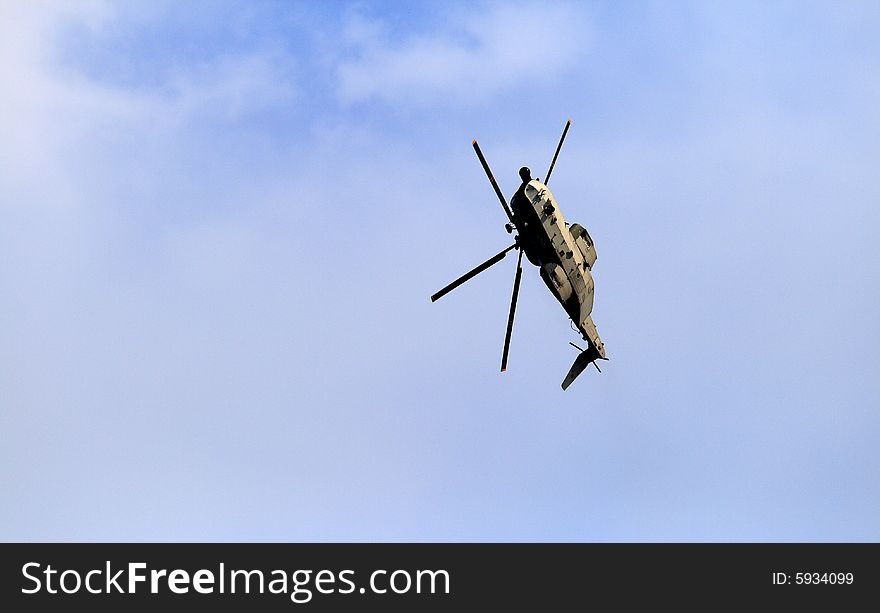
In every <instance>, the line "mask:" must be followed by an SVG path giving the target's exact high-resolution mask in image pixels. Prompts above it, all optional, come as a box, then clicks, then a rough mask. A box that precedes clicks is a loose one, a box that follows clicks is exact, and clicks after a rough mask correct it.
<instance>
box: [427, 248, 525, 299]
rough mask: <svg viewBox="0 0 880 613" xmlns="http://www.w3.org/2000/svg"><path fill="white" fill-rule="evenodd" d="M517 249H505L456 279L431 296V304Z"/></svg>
mask: <svg viewBox="0 0 880 613" xmlns="http://www.w3.org/2000/svg"><path fill="white" fill-rule="evenodd" d="M515 247H516V243H514V244H512V245H511V246H510V247H508V248H507V249H505V250H504V251H502V252H501V253H499V254H498V255H495V256H492V257H491V258H489V259H488V260H486V261H485V262H483V263H482V264H480V265H479V266H477V267H476V268H474V269H473V270H472V271H470V272H468V273H465V274H463V275H462V276H460V277H459V278H458V279H456V280H455V281H453V282H452V283H450V284H449V285H447V286H446V287H444V288H443V289H441V290H440V291H439V292H437V293H436V294H434V295H433V296H431V302H436V301H437V300H439V299H440V298H442V297H443V296H445V295H446V294H448V293H449V292H451V291H452V290H454V289H455V288H456V287H458V286H459V285H461V284H462V283H464V282H465V281H468V280H470V279H472V278H474V277H476V276H477V275H478V274H480V273H481V272H483V271H484V270H486V269H487V268H489V267H490V266H492V265H493V264H497V263H498V262H500V261H501V260H503V259H504V256H505V255H507V252H508V251H510V250H511V249H514V248H515Z"/></svg>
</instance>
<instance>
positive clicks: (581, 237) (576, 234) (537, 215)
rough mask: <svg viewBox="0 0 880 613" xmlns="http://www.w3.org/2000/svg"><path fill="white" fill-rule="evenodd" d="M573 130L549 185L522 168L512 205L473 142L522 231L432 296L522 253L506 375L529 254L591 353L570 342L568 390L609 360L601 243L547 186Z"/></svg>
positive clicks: (511, 226)
mask: <svg viewBox="0 0 880 613" xmlns="http://www.w3.org/2000/svg"><path fill="white" fill-rule="evenodd" d="M570 127H571V119H569V120H568V121H567V122H566V124H565V128H564V129H563V130H562V136H561V137H560V139H559V144H558V145H557V146H556V152H555V153H554V154H553V159H552V161H551V162H550V168H549V170H547V174H546V175H545V177H544V181H543V183H542V182H541V181H540V179H539V178H535V179H533V178H532V177H531V170H530V169H529V168H527V167H525V166H523V167H522V168H520V171H519V175H520V179H521V180H522V183H521V184H520V187H519V189H518V190H517V191H516V193H515V194H514V195H513V197H512V198H511V200H510V205H508V203H507V200H506V199H505V198H504V194H503V193H502V192H501V189H500V188H499V187H498V183H497V181H495V177H494V176H493V175H492V171H491V169H490V168H489V164H488V163H487V162H486V158H485V157H484V156H483V152H482V151H481V150H480V146H479V145H478V144H477V141H476V140H474V141H473V143H472V145H473V147H474V151H475V152H476V154H477V158H478V159H479V161H480V164H481V165H482V167H483V170H484V171H485V173H486V176H487V177H488V178H489V183H491V185H492V189H493V190H495V195H496V196H498V200H499V201H501V206H502V208H503V209H504V213H505V214H506V215H507V219H508V221H509V223H506V224H505V225H504V228H505V229H506V230H507V233H508V234H513V233H514V231H515V232H516V234H514V243H513V244H512V245H510V246H509V247H507V248H506V249H504V250H503V251H501V252H500V253H498V254H496V255H494V256H493V257H491V258H489V259H488V260H486V261H485V262H483V263H482V264H480V265H479V266H477V267H476V268H474V269H472V270H471V271H469V272H467V273H465V274H463V275H462V276H460V277H459V278H458V279H456V280H455V281H453V282H452V283H450V284H449V285H447V286H446V287H444V288H443V289H441V290H440V291H438V292H437V293H436V294H434V295H433V296H431V302H436V301H437V300H439V299H440V298H442V297H443V296H445V295H446V294H448V293H449V292H451V291H452V290H454V289H455V288H457V287H458V286H460V285H462V284H463V283H465V282H466V281H469V280H470V279H472V278H474V277H475V276H477V275H478V274H480V273H481V272H483V271H485V270H486V269H488V268H489V267H491V266H494V265H495V264H497V263H498V262H500V261H501V260H503V259H504V257H505V256H506V255H507V254H508V253H509V252H511V251H513V250H516V251H518V252H519V254H518V256H517V261H516V276H515V277H514V281H513V295H512V296H511V298H510V312H509V314H508V317H507V333H506V335H505V337H504V351H503V353H502V355H501V372H504V371H506V370H507V358H508V354H509V352H510V337H511V335H512V333H513V318H514V315H515V314H516V302H517V298H518V296H519V285H520V281H521V280H522V271H523V268H522V257H523V253H525V255H526V258H527V259H528V260H529V262H531V263H532V264H533V265H535V266H537V267H538V270H539V274H540V276H541V279H543V281H544V283H545V284H546V285H547V287H548V288H549V289H550V292H551V293H552V294H553V296H554V297H555V298H556V299H557V300H558V301H559V303H560V304H561V305H562V308H564V309H565V312H566V313H567V314H568V316H569V318H570V319H571V321H572V327H573V328H575V330H576V331H577V332H578V333H580V335H581V337H582V338H583V340H584V341H585V342H586V343H587V347H586V349H584V348H582V347H579V346H578V345H575V344H574V343H569V344H570V345H572V346H573V347H575V348H576V349H578V350H579V351H580V353H579V354H578V356H577V357H576V358H575V361H574V364H572V366H571V368H570V369H569V371H568V374H567V375H566V376H565V379H563V381H562V389H563V390H566V389H568V387H569V386H570V385H571V383H572V382H573V381H574V380H575V379H576V378H577V377H578V375H580V374H581V373H582V372H583V371H584V369H585V368H586V367H587V366H589V365H590V364H593V366H595V367H596V370H598V371H599V372H601V370H600V369H599V366H598V365H597V364H596V361H597V360H607V359H608V358H607V357H606V355H605V346H604V345H603V344H602V339H600V338H599V333H598V331H597V330H596V325H595V324H594V323H593V318H592V316H591V314H592V311H593V294H594V283H593V275H592V272H591V271H592V269H593V265H594V264H595V263H596V245H595V243H594V242H593V239H592V238H591V237H590V234H589V233H588V232H587V230H586V228H584V227H583V226H581V225H580V224H577V223H572V224H569V223H568V222H566V221H565V218H564V217H563V216H562V211H561V210H560V209H559V205H558V204H557V203H556V199H555V198H554V197H553V194H552V193H551V192H550V189H549V188H548V187H547V185H548V184H549V183H550V175H551V174H552V173H553V167H554V166H555V165H556V159H557V158H558V157H559V152H560V150H561V149H562V143H563V142H564V141H565V136H566V135H567V134H568V129H569V128H570Z"/></svg>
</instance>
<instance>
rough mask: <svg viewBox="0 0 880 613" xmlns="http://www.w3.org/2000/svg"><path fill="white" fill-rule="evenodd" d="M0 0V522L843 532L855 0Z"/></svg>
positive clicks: (46, 531) (877, 47) (864, 33)
mask: <svg viewBox="0 0 880 613" xmlns="http://www.w3.org/2000/svg"><path fill="white" fill-rule="evenodd" d="M0 11H2V19H0V82H2V89H3V92H4V95H3V96H2V97H0V133H2V134H3V135H4V136H3V139H2V140H0V167H2V169H3V171H2V172H0V296H2V300H0V441H2V444H0V486H2V489H3V492H4V501H5V504H3V505H0V526H2V528H0V538H2V539H4V540H111V541H112V540H147V541H150V540H190V541H192V540H196V541H197V540H220V541H234V540H269V541H325V540H334V541H338V540H346V541H347V540H356V541H372V540H392V541H397V540H406V541H412V540H416V541H421V540H441V541H462V540H464V541H471V540H475V541H497V540H500V541H509V540H515V541H524V540H525V541H532V540H538V541H544V540H564V541H665V540H684V541H702V540H712V541H742V540H747V541H764V540H772V541H777V540H783V541H788V540H809V541H839V540H847V541H848V540H855V541H876V540H877V539H878V538H880V447H878V446H877V437H878V434H880V413H878V409H880V406H878V398H880V377H878V375H880V372H878V366H880V324H878V320H877V316H876V313H877V304H878V300H880V264H878V263H877V262H878V260H877V258H876V255H875V251H876V247H875V245H876V236H877V232H878V227H880V206H878V205H880V181H878V179H877V165H878V161H880V8H878V5H877V3H872V2H865V3H860V2H844V3H827V4H826V3H818V2H807V3H803V2H798V3H795V2H791V3H784V2H776V3H741V2H736V3H734V2H730V3H720V2H719V3H707V2H697V3H684V2H657V3H653V2H635V3H573V4H568V3H551V4H548V3H545V2H542V3H535V4H529V3H521V4H517V3H503V4H480V3H477V4H474V3H460V4H455V3H424V4H418V3H416V4H413V3H399V4H395V3H382V4H374V3H313V4H310V3H286V2H282V3H223V2H210V3H172V2H168V3H161V2H160V3H146V2H144V3H105V2H84V3H76V4H75V5H70V4H69V3H64V4H55V3H17V4H12V3H7V4H4V6H3V7H2V9H0ZM568 117H571V118H572V120H573V125H572V129H571V131H570V133H569V136H568V139H567V141H566V144H565V147H564V149H563V151H562V154H561V156H560V159H559V162H558V163H557V166H556V169H555V170H554V174H553V189H554V193H555V195H556V197H557V199H558V200H559V202H560V204H561V206H562V208H563V210H564V212H565V214H566V217H567V218H568V219H569V220H572V221H577V222H579V223H582V224H583V225H585V226H586V227H587V228H588V229H589V230H590V233H591V235H592V236H593V238H594V239H595V241H596V243H597V249H598V255H599V259H598V261H597V264H596V267H595V273H594V275H595V280H596V303H595V308H594V319H595V321H596V323H597V325H598V328H599V331H600V334H601V335H602V338H603V340H604V342H605V345H606V349H607V351H608V354H609V356H610V358H611V361H610V362H607V363H606V364H605V365H604V366H605V367H604V368H603V373H602V374H601V375H600V374H599V373H596V372H595V371H588V372H587V373H585V374H584V375H583V376H582V377H581V378H580V379H579V380H578V381H577V382H576V383H575V384H574V385H573V386H572V387H571V388H570V389H569V390H568V392H562V391H561V390H560V388H559V383H560V381H561V379H562V377H563V376H564V374H565V372H566V370H567V369H568V367H569V365H570V363H571V361H572V360H573V359H574V357H575V352H574V351H573V350H572V349H571V348H570V347H569V346H568V345H567V342H568V341H569V340H576V339H575V335H574V333H573V332H572V331H571V330H570V328H569V326H568V324H567V322H566V319H565V314H564V312H563V311H562V309H561V308H560V307H559V305H558V304H556V303H555V301H554V300H553V298H552V297H551V296H550V295H549V294H548V293H547V291H546V288H545V287H544V286H543V283H542V282H541V281H540V280H539V278H538V275H537V271H536V270H535V269H533V268H531V267H529V268H527V269H526V270H525V275H524V279H523V286H522V289H521V293H520V303H519V309H518V312H517V321H516V326H515V329H514V337H513V344H512V349H511V364H510V368H509V370H508V372H507V373H505V374H504V375H500V374H499V373H498V363H499V361H500V353H501V345H502V341H503V336H504V327H505V320H506V315H507V308H508V304H509V297H510V290H511V284H512V281H513V273H514V266H515V264H514V262H513V261H512V258H508V259H507V260H505V261H504V262H503V263H501V264H499V265H497V266H496V267H494V268H492V269H491V270H490V271H488V272H486V273H485V274H483V275H481V276H480V277H479V278H478V279H477V280H474V281H472V282H470V283H468V284H467V285H465V286H463V287H462V288H460V289H458V290H456V292H454V293H453V294H451V295H450V296H448V297H447V298H444V300H442V301H440V302H438V303H436V304H433V305H432V304H431V303H430V302H429V300H428V296H430V294H432V293H433V292H434V291H436V290H437V289H439V288H440V287H442V286H443V285H445V284H446V283H447V282H448V281H450V280H451V279H453V278H454V277H456V276H457V275H458V274H460V273H462V272H464V271H465V270H467V269H469V268H470V267H471V266H473V265H475V264H477V263H479V262H480V261H482V260H484V259H485V258H487V257H489V256H490V255H492V254H494V253H496V252H497V251H500V250H501V249H502V248H504V247H505V246H506V245H507V244H508V243H507V241H508V238H509V237H508V236H507V235H506V234H505V233H504V231H503V228H502V224H503V222H504V218H503V214H502V212H501V210H500V208H499V206H498V204H497V202H496V201H495V198H494V196H493V194H492V191H491V188H490V186H489V185H488V183H487V181H486V180H485V176H484V175H483V173H482V170H481V169H480V167H479V164H478V163H477V161H476V159H475V158H474V155H473V152H472V150H471V148H470V141H471V139H473V138H477V139H479V141H480V143H481V145H482V147H483V151H484V152H485V154H486V156H487V158H488V160H489V162H490V164H491V165H492V168H493V170H494V172H495V175H496V177H498V179H499V182H500V184H501V186H502V189H503V190H504V191H505V192H506V193H507V194H508V195H509V194H510V193H512V192H513V191H514V190H515V188H516V186H517V183H518V179H517V176H516V170H517V169H518V168H519V167H520V166H521V165H523V164H525V165H529V166H531V167H532V169H533V170H534V171H535V174H537V175H538V176H542V175H543V173H544V172H546V165H547V164H548V163H549V159H550V157H551V155H552V152H553V147H554V146H555V144H556V139H557V138H558V136H559V133H560V131H561V129H562V126H563V124H564V122H565V120H566V118H568Z"/></svg>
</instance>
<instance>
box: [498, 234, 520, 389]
mask: <svg viewBox="0 0 880 613" xmlns="http://www.w3.org/2000/svg"><path fill="white" fill-rule="evenodd" d="M520 279H522V249H520V250H519V257H518V258H517V259H516V278H515V279H514V280H513V296H511V297H510V315H508V316H507V335H506V336H505V337H504V353H503V354H501V372H504V371H505V370H507V354H508V353H509V352H510V336H511V334H513V316H514V315H515V314H516V299H517V297H518V296H519V282H520Z"/></svg>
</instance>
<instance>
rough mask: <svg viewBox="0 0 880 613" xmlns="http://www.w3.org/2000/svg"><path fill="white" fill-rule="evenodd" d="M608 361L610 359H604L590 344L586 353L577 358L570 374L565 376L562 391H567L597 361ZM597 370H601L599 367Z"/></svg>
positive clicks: (582, 352)
mask: <svg viewBox="0 0 880 613" xmlns="http://www.w3.org/2000/svg"><path fill="white" fill-rule="evenodd" d="M607 359H608V358H603V357H602V356H601V355H600V354H599V351H598V350H597V349H596V347H594V346H593V344H592V343H590V346H589V347H588V348H587V349H586V350H585V351H581V353H580V354H579V355H578V357H576V358H575V360H574V364H572V365H571V368H570V369H569V371H568V374H567V375H565V379H564V380H563V381H562V389H564V390H567V389H568V386H569V385H571V383H572V381H574V380H575V379H577V377H578V375H580V374H581V373H582V372H584V369H585V368H586V367H587V366H589V365H590V363H591V362H592V363H595V361H596V360H607ZM596 370H599V367H598V366H596ZM600 372H601V371H600Z"/></svg>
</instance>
